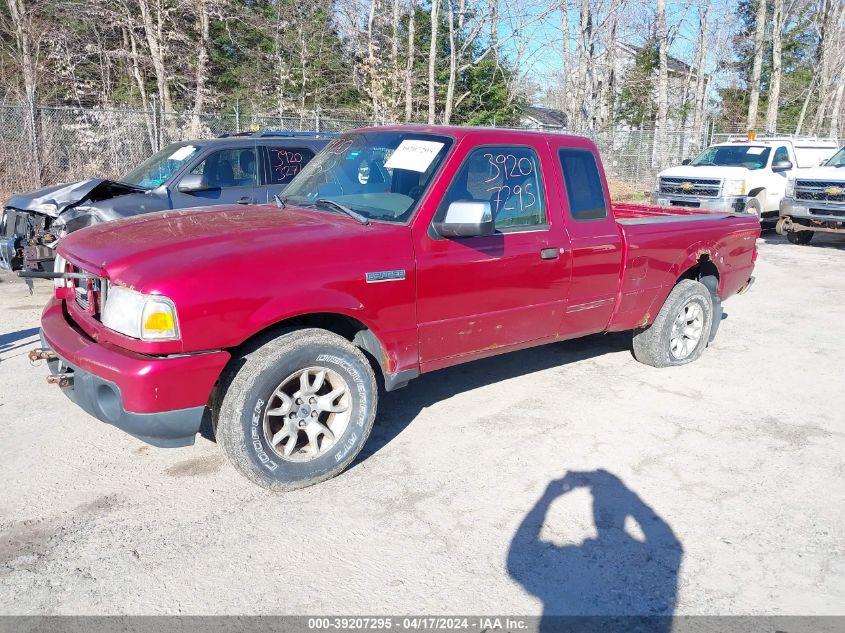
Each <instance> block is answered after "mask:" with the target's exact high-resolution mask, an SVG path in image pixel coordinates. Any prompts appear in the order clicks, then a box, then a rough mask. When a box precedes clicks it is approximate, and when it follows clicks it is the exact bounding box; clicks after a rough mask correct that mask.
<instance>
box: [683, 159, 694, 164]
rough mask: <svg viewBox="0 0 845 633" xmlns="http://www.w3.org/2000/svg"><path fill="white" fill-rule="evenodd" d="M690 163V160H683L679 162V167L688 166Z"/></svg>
mask: <svg viewBox="0 0 845 633" xmlns="http://www.w3.org/2000/svg"><path fill="white" fill-rule="evenodd" d="M691 162H692V159H691V158H685V159H684V160H682V161H681V165H689V164H690V163H691Z"/></svg>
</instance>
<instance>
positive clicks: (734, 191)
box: [722, 180, 745, 196]
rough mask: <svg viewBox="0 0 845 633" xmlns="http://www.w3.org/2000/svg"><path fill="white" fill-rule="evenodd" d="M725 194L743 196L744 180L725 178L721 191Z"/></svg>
mask: <svg viewBox="0 0 845 633" xmlns="http://www.w3.org/2000/svg"><path fill="white" fill-rule="evenodd" d="M722 195H725V196H744V195H745V181H744V180H726V181H725V188H724V190H723V191H722Z"/></svg>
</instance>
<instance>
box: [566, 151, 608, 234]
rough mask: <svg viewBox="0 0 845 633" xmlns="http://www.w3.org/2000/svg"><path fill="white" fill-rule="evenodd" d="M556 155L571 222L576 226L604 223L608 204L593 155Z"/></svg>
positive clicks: (581, 152) (574, 152) (569, 153)
mask: <svg viewBox="0 0 845 633" xmlns="http://www.w3.org/2000/svg"><path fill="white" fill-rule="evenodd" d="M558 155H559V156H560V167H561V169H562V170H563V179H564V181H565V182H566V197H567V199H568V200H569V212H570V213H571V214H572V219H573V220H577V221H579V222H580V221H584V220H604V219H605V218H606V217H607V202H606V201H605V199H604V187H603V186H602V182H601V177H600V176H599V168H598V165H597V164H596V157H595V156H593V153H592V152H589V151H586V150H580V149H562V150H560V152H558Z"/></svg>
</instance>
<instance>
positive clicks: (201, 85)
mask: <svg viewBox="0 0 845 633" xmlns="http://www.w3.org/2000/svg"><path fill="white" fill-rule="evenodd" d="M195 2H196V13H197V34H198V38H197V66H196V71H195V75H194V84H195V85H194V116H193V123H192V125H193V127H194V129H195V130H196V131H197V132H199V115H200V114H202V111H203V105H204V103H205V93H206V87H205V83H206V76H207V74H208V49H209V45H210V40H211V16H210V13H209V7H208V3H209V0H195Z"/></svg>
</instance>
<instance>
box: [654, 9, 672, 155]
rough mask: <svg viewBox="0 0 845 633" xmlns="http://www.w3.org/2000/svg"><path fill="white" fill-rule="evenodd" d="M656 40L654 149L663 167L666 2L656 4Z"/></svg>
mask: <svg viewBox="0 0 845 633" xmlns="http://www.w3.org/2000/svg"><path fill="white" fill-rule="evenodd" d="M655 30H656V33H655V40H656V42H657V48H658V68H657V125H656V126H655V130H654V147H655V154H656V158H657V166H658V167H659V166H662V161H663V158H662V152H663V150H664V148H665V146H666V145H665V143H666V139H665V136H666V126H667V122H668V118H669V52H668V48H669V35H668V32H667V29H666V0H657V2H656V4H655Z"/></svg>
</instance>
